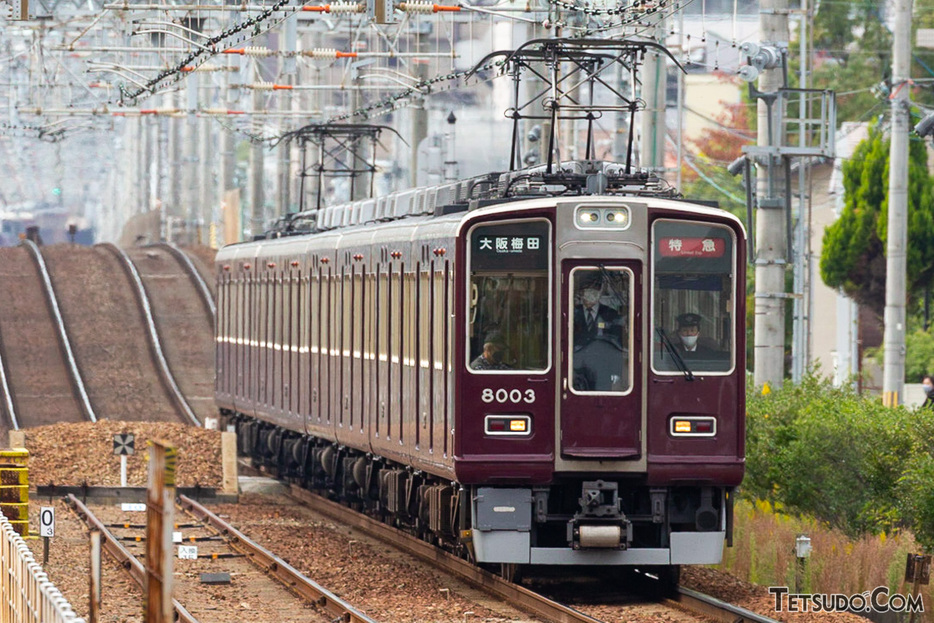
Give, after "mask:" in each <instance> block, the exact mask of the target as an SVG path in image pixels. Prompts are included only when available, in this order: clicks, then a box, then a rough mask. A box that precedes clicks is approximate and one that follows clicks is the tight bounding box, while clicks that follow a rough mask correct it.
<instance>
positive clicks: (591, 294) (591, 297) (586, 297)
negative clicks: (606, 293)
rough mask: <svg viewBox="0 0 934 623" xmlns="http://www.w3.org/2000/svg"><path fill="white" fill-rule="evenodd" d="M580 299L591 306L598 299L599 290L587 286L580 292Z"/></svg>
mask: <svg viewBox="0 0 934 623" xmlns="http://www.w3.org/2000/svg"><path fill="white" fill-rule="evenodd" d="M581 300H582V301H583V302H584V305H586V306H587V307H593V306H594V305H596V304H597V301H599V300H600V291H599V290H593V289H591V288H588V289H586V290H584V291H583V292H581Z"/></svg>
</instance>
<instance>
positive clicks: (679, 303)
mask: <svg viewBox="0 0 934 623" xmlns="http://www.w3.org/2000/svg"><path fill="white" fill-rule="evenodd" d="M652 262H653V284H652V285H653V296H652V327H653V329H652V333H653V335H652V345H653V347H652V368H653V370H655V371H656V372H662V373H672V374H684V373H687V372H688V371H689V372H691V373H695V372H704V373H713V374H717V373H721V374H722V373H729V372H730V371H731V370H732V369H733V361H734V352H733V351H734V343H733V335H734V332H735V329H734V326H733V325H734V323H735V322H736V318H735V309H734V289H735V287H736V286H735V284H734V283H733V281H734V278H733V277H734V264H735V240H734V235H733V232H732V230H730V229H729V228H728V227H725V226H722V225H714V224H711V223H698V222H690V223H688V222H683V221H671V220H658V221H655V223H654V224H653V225H652Z"/></svg>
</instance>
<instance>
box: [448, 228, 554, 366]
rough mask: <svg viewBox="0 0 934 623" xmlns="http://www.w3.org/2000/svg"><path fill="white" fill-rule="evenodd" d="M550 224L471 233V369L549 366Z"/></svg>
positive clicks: (469, 357)
mask: <svg viewBox="0 0 934 623" xmlns="http://www.w3.org/2000/svg"><path fill="white" fill-rule="evenodd" d="M550 238H551V225H550V223H548V221H545V220H535V221H521V222H518V221H514V222H510V223H502V224H496V225H479V226H476V227H474V228H473V229H472V230H471V232H470V283H469V288H470V290H469V292H468V304H469V309H468V316H467V317H468V327H467V331H468V346H469V348H468V349H467V351H468V359H467V362H466V363H467V365H468V368H469V369H470V370H471V371H472V372H477V373H481V374H482V373H491V372H496V373H503V372H510V371H512V372H519V371H521V372H541V371H544V370H547V369H548V368H549V367H550V362H551V349H550V348H549V337H550V331H549V327H550V326H551V325H550V323H551V313H550V309H551V306H550V304H549V300H550V293H549V291H550V288H549V282H550V280H549V267H550V266H551V258H550V249H551V240H550Z"/></svg>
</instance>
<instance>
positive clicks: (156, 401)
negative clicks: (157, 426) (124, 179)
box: [13, 245, 191, 422]
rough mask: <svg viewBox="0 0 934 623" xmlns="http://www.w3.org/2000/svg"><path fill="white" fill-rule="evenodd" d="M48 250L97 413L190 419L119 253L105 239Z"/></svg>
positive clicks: (48, 260)
mask: <svg viewBox="0 0 934 623" xmlns="http://www.w3.org/2000/svg"><path fill="white" fill-rule="evenodd" d="M43 256H44V257H45V261H46V263H47V265H48V268H49V273H50V277H51V282H52V284H53V285H54V288H55V291H56V293H57V294H58V298H59V303H60V306H61V311H62V316H63V318H64V321H65V324H66V326H67V327H68V332H69V336H70V338H71V341H72V345H73V347H74V354H75V360H76V362H77V364H78V367H79V368H80V369H81V371H82V374H83V377H84V381H85V385H86V387H87V392H88V395H89V396H90V399H91V402H92V404H94V406H95V411H96V413H97V416H98V417H106V418H108V419H113V420H127V421H184V422H190V421H191V420H189V419H186V418H185V417H184V416H183V415H181V414H180V412H179V409H178V407H177V405H176V403H175V401H174V398H173V397H172V396H170V394H169V393H168V392H167V390H166V388H165V386H164V383H163V381H162V378H161V374H160V372H159V370H158V364H157V363H156V362H155V361H154V358H153V356H152V355H151V353H152V347H151V345H150V343H149V342H148V340H147V337H146V336H147V333H148V331H147V329H146V324H145V320H144V318H143V312H142V311H141V310H140V305H139V303H138V300H137V299H136V297H135V295H134V293H133V290H132V289H131V288H130V287H127V285H128V281H127V280H128V279H129V277H128V276H127V280H124V279H123V278H121V275H128V271H127V269H126V268H124V267H123V264H122V261H121V259H120V258H119V255H118V254H116V253H115V252H114V251H113V250H108V249H107V248H102V247H100V246H95V247H76V246H66V245H55V246H52V247H45V248H44V249H43ZM89 301H91V302H93V304H92V305H89ZM13 385H14V393H15V391H16V389H15V388H16V387H17V384H16V382H15V381H14V382H13ZM58 420H59V418H56V421H58Z"/></svg>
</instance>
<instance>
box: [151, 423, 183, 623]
mask: <svg viewBox="0 0 934 623" xmlns="http://www.w3.org/2000/svg"><path fill="white" fill-rule="evenodd" d="M176 462H177V455H176V450H175V448H173V447H172V446H170V445H168V444H167V443H166V442H161V441H154V442H152V452H150V457H149V492H148V498H147V501H146V603H145V606H144V607H145V612H144V618H145V622H146V623H172V621H174V612H173V609H172V563H173V559H172V553H173V546H172V526H173V524H174V522H173V516H174V514H175V513H174V511H175V465H176Z"/></svg>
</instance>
